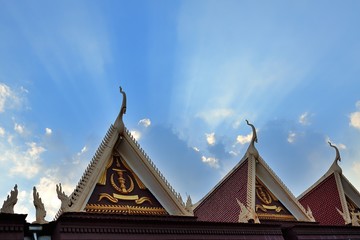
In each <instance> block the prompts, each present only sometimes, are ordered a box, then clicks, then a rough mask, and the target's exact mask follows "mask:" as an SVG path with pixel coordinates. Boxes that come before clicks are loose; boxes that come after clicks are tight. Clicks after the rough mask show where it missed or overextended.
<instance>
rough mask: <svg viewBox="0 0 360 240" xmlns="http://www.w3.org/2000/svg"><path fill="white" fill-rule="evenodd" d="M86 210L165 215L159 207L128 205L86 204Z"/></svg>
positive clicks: (163, 210)
mask: <svg viewBox="0 0 360 240" xmlns="http://www.w3.org/2000/svg"><path fill="white" fill-rule="evenodd" d="M85 210H86V212H94V213H99V212H101V213H121V214H149V215H167V212H166V211H165V209H163V208H160V207H139V206H129V205H103V204H87V205H86V207H85Z"/></svg>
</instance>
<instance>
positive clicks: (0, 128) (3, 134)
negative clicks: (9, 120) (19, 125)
mask: <svg viewBox="0 0 360 240" xmlns="http://www.w3.org/2000/svg"><path fill="white" fill-rule="evenodd" d="M0 136H1V137H3V136H5V129H4V128H2V127H0Z"/></svg>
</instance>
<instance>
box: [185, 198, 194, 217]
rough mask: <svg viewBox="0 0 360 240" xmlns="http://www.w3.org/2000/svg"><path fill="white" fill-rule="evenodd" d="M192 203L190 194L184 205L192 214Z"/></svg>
mask: <svg viewBox="0 0 360 240" xmlns="http://www.w3.org/2000/svg"><path fill="white" fill-rule="evenodd" d="M192 207H193V204H192V201H191V197H190V195H189V196H188V197H187V200H186V205H185V209H186V210H187V211H188V212H189V213H191V214H193V213H194V211H193V208H192Z"/></svg>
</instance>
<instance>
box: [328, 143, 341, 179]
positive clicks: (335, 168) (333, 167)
mask: <svg viewBox="0 0 360 240" xmlns="http://www.w3.org/2000/svg"><path fill="white" fill-rule="evenodd" d="M328 143H329V145H330V147H332V148H334V149H335V152H336V155H335V160H334V163H333V164H332V165H331V167H330V168H329V171H328V172H338V173H342V169H341V167H340V166H339V165H338V163H337V162H338V161H339V162H340V161H341V157H340V152H339V149H338V148H337V147H336V146H335V145H333V144H332V143H331V142H330V141H328Z"/></svg>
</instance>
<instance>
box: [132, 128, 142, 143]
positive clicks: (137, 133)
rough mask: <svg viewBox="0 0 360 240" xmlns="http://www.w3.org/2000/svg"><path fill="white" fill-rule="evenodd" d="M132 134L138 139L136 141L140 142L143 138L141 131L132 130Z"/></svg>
mask: <svg viewBox="0 0 360 240" xmlns="http://www.w3.org/2000/svg"><path fill="white" fill-rule="evenodd" d="M130 133H131V135H132V136H133V137H134V138H135V139H136V141H139V139H140V138H141V132H139V131H136V130H132V131H130Z"/></svg>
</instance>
